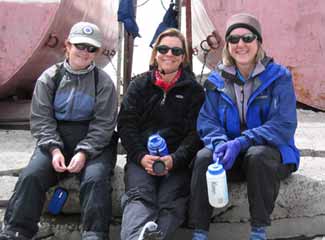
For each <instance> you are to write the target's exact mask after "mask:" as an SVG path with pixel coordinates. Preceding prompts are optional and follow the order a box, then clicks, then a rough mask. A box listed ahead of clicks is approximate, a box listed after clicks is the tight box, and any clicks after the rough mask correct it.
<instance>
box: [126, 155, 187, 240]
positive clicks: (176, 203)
mask: <svg viewBox="0 0 325 240" xmlns="http://www.w3.org/2000/svg"><path fill="white" fill-rule="evenodd" d="M190 173H191V172H190V170H189V169H181V170H176V171H171V172H169V173H168V175H166V176H163V177H158V176H152V175H149V174H148V173H147V172H146V171H145V170H144V169H143V168H142V167H141V166H139V165H138V164H136V163H134V162H132V161H130V162H128V163H127V165H126V167H125V186H126V193H125V194H124V196H123V199H122V205H123V206H122V207H123V219H122V226H121V227H122V229H121V240H137V239H138V237H139V233H140V231H141V228H142V227H143V226H144V224H145V223H146V222H148V221H155V222H156V223H157V224H158V226H159V229H160V230H161V231H162V233H163V239H170V238H171V236H172V235H173V233H174V232H175V231H176V229H177V228H178V227H179V226H180V225H181V224H182V223H183V222H184V220H185V218H186V209H187V203H188V198H189V193H190Z"/></svg>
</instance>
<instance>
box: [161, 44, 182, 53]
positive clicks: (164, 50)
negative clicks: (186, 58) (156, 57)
mask: <svg viewBox="0 0 325 240" xmlns="http://www.w3.org/2000/svg"><path fill="white" fill-rule="evenodd" d="M156 50H157V51H158V52H159V53H161V54H166V53H168V52H169V50H172V54H173V55H174V56H180V55H183V54H184V49H183V48H180V47H168V46H166V45H159V46H157V47H156Z"/></svg>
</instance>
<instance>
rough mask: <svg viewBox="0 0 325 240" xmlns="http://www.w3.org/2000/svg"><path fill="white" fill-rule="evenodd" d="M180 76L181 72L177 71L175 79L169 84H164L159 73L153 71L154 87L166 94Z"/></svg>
mask: <svg viewBox="0 0 325 240" xmlns="http://www.w3.org/2000/svg"><path fill="white" fill-rule="evenodd" d="M181 74H182V70H181V69H179V70H178V71H177V73H176V75H175V77H174V78H173V79H172V80H171V81H170V82H166V81H164V80H163V79H162V76H161V75H160V72H159V71H158V70H156V71H155V77H156V81H155V85H156V86H158V87H161V88H162V89H163V90H164V91H165V92H167V91H168V90H169V89H170V88H171V87H173V86H174V85H175V83H176V82H177V80H178V79H179V77H180V76H181Z"/></svg>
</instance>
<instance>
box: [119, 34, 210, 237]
mask: <svg viewBox="0 0 325 240" xmlns="http://www.w3.org/2000/svg"><path fill="white" fill-rule="evenodd" d="M150 65H151V70H150V71H148V72H146V73H143V74H141V75H140V76H137V77H135V79H133V80H132V81H131V83H130V86H129V88H128V91H127V93H126V95H125V97H124V99H123V103H122V105H121V110H120V114H119V117H118V131H119V135H120V137H121V140H122V145H123V146H124V147H125V149H126V151H127V164H126V167H125V185H126V193H125V195H124V196H123V199H122V205H123V209H124V212H123V220H122V230H121V239H122V240H126V239H127V240H133V239H138V237H139V235H140V231H141V228H142V227H143V226H144V225H145V223H146V222H148V221H155V222H156V223H157V224H158V227H159V230H160V232H161V237H160V238H161V239H169V238H170V237H171V235H172V234H173V233H174V232H175V230H176V229H177V228H178V227H179V226H180V225H181V224H182V223H183V221H184V219H185V213H186V206H187V201H188V196H189V186H190V169H189V164H190V162H191V160H192V159H193V157H194V156H195V154H196V152H197V151H198V150H199V149H200V147H201V141H200V139H199V137H198V135H197V133H196V118H197V115H198V112H199V110H200V107H201V104H202V102H203V100H204V92H203V89H202V87H201V86H200V85H199V84H198V83H197V82H196V81H195V77H194V74H193V73H192V72H191V71H189V70H188V69H187V68H186V66H187V65H188V51H187V46H186V42H185V38H184V36H183V35H182V34H181V33H180V32H179V31H178V30H177V29H168V30H166V31H164V32H163V33H161V34H160V35H159V36H158V38H157V41H156V43H155V45H154V48H153V51H152V55H151V60H150ZM156 133H159V135H160V136H161V137H163V138H164V139H165V140H166V143H167V147H168V150H169V154H168V155H166V156H163V157H159V156H154V155H150V154H149V151H148V149H147V142H148V138H149V136H151V135H152V134H156ZM158 159H160V160H162V161H163V162H164V164H165V169H164V170H163V172H161V173H157V172H155V171H154V169H153V163H155V162H156V161H157V160H158Z"/></svg>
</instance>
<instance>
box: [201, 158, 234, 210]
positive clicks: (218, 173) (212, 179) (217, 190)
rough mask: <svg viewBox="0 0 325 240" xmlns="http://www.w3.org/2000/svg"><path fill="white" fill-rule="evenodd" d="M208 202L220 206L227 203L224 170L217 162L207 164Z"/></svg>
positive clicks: (213, 205)
mask: <svg viewBox="0 0 325 240" xmlns="http://www.w3.org/2000/svg"><path fill="white" fill-rule="evenodd" d="M206 178H207V186H208V197H209V203H210V205H211V206H212V207H215V208H222V207H224V206H226V205H227V203H228V201H229V200H228V185H227V176H226V171H225V170H224V169H223V166H222V165H221V164H219V163H218V162H216V163H212V164H210V165H209V167H208V170H207V172H206Z"/></svg>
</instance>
